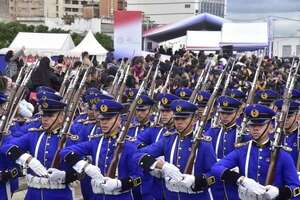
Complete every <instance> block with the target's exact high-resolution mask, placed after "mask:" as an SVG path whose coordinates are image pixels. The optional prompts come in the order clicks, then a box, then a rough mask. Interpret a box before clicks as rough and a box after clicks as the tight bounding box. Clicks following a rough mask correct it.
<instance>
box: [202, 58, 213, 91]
mask: <svg viewBox="0 0 300 200" xmlns="http://www.w3.org/2000/svg"><path fill="white" fill-rule="evenodd" d="M211 66H212V62H211V60H210V61H209V65H208V68H207V72H206V74H205V78H204V81H203V83H205V84H202V85H201V87H200V88H201V89H200V91H203V90H207V86H208V84H206V83H207V81H208V79H209V75H210V72H211V70H212V67H211Z"/></svg>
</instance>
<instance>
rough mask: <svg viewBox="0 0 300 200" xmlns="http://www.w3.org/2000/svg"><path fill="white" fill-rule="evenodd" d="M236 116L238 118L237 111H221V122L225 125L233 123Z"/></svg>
mask: <svg viewBox="0 0 300 200" xmlns="http://www.w3.org/2000/svg"><path fill="white" fill-rule="evenodd" d="M235 118H236V112H233V113H223V112H220V123H221V124H223V125H231V124H230V123H232V122H234V121H235Z"/></svg>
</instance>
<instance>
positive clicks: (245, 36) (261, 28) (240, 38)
mask: <svg viewBox="0 0 300 200" xmlns="http://www.w3.org/2000/svg"><path fill="white" fill-rule="evenodd" d="M253 30H255V31H253ZM220 45H221V46H227V45H230V46H233V48H234V49H235V50H251V49H259V48H264V47H267V46H268V24H267V23H266V22H262V23H224V24H223V27H222V39H221V43H220Z"/></svg>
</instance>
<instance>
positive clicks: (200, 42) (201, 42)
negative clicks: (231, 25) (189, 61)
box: [186, 31, 221, 50]
mask: <svg viewBox="0 0 300 200" xmlns="http://www.w3.org/2000/svg"><path fill="white" fill-rule="evenodd" d="M186 36H187V38H186V49H188V50H219V49H220V44H219V43H220V42H221V31H187V34H186Z"/></svg>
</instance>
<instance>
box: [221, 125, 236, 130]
mask: <svg viewBox="0 0 300 200" xmlns="http://www.w3.org/2000/svg"><path fill="white" fill-rule="evenodd" d="M234 127H236V123H233V124H232V125H230V126H224V125H223V128H224V129H225V130H229V129H231V128H234Z"/></svg>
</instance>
